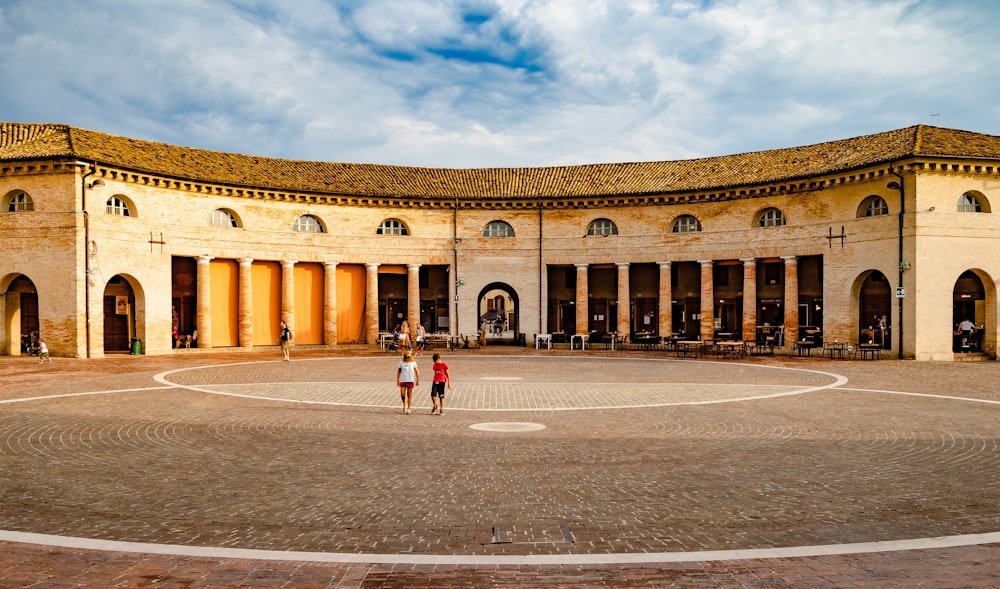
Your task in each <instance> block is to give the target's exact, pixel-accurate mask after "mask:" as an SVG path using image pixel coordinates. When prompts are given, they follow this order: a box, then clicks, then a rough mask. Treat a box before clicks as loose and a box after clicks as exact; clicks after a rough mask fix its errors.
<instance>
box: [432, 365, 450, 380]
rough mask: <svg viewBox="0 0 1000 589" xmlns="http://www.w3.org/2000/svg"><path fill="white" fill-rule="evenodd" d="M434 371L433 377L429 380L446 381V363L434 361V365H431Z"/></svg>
mask: <svg viewBox="0 0 1000 589" xmlns="http://www.w3.org/2000/svg"><path fill="white" fill-rule="evenodd" d="M431 370H433V371H434V378H433V379H432V380H431V382H448V377H447V376H445V374H446V373H447V372H448V365H447V364H445V363H444V362H435V363H434V366H432V367H431Z"/></svg>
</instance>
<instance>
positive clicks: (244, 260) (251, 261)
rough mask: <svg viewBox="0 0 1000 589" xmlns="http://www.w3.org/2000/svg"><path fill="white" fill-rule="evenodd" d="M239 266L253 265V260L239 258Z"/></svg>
mask: <svg viewBox="0 0 1000 589" xmlns="http://www.w3.org/2000/svg"><path fill="white" fill-rule="evenodd" d="M238 261H239V263H240V266H249V265H250V264H253V258H239V260H238Z"/></svg>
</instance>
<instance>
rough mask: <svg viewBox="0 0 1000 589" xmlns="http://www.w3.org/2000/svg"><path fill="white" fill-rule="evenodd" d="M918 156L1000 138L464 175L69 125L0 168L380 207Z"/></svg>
mask: <svg viewBox="0 0 1000 589" xmlns="http://www.w3.org/2000/svg"><path fill="white" fill-rule="evenodd" d="M913 155H934V156H946V157H968V158H988V159H1000V137H997V136H993V135H984V134H980V133H972V132H968V131H957V130H953V129H944V128H940V127H929V126H925V125H918V126H914V127H907V128H904V129H897V130H894V131H888V132H885V133H877V134H874V135H866V136H863V137H855V138H852V139H842V140H838V141H830V142H826V143H818V144H815V145H808V146H803V147H791V148H785V149H775V150H769V151H758V152H750V153H742V154H736V155H725V156H717V157H708V158H699V159H691V160H680V161H664V162H637V163H617V164H588V165H581V166H557V167H537V168H471V169H466V168H418V167H407V166H389V165H379V164H350V163H331V162H314V161H299V160H284V159H277V158H266V157H256V156H251V155H243V154H238V153H227V152H219V151H209V150H204V149H194V148H189V147H179V146H176V145H168V144H165V143H156V142H152V141H142V140H138V139H130V138H127V137H119V136H115V135H108V134H106V133H97V132H94V131H88V130H85V129H80V128H77V127H70V126H68V125H53V124H26V123H0V162H3V161H25V160H31V159H53V158H74V159H77V160H82V161H92V162H96V163H98V164H102V165H105V166H109V167H116V168H122V169H126V170H130V171H133V172H139V173H143V174H152V175H159V176H166V177H170V178H174V179H182V180H187V181H191V182H205V183H217V184H225V185H229V186H236V187H244V188H257V189H265V190H277V191H289V192H312V193H321V194H333V195H353V196H374V197H418V198H454V197H459V198H515V199H516V198H534V197H581V196H582V197H586V196H614V195H633V194H655V193H668V194H669V193H678V192H691V191H703V190H713V189H725V188H731V187H738V186H752V185H757V184H764V183H769V182H782V181H788V180H794V179H798V178H807V177H813V176H818V175H823V174H829V173H837V172H845V171H849V170H853V169H857V168H860V167H863V166H868V165H874V164H880V163H884V162H889V161H892V160H896V159H899V158H903V157H907V156H913Z"/></svg>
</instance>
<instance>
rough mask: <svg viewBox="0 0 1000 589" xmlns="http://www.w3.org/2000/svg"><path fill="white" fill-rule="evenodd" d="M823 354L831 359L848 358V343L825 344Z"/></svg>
mask: <svg viewBox="0 0 1000 589" xmlns="http://www.w3.org/2000/svg"><path fill="white" fill-rule="evenodd" d="M823 352H825V353H826V355H827V356H829V357H830V358H831V359H833V358H846V357H847V342H843V343H841V342H833V343H828V344H823Z"/></svg>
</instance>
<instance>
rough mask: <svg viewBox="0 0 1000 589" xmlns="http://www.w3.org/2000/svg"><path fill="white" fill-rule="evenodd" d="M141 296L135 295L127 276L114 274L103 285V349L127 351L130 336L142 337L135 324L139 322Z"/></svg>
mask: <svg viewBox="0 0 1000 589" xmlns="http://www.w3.org/2000/svg"><path fill="white" fill-rule="evenodd" d="M140 299H141V297H136V291H135V289H133V288H132V284H131V282H130V281H129V280H128V278H127V277H125V276H123V275H121V274H116V275H115V276H112V277H111V280H109V281H108V284H107V285H106V286H105V287H104V322H103V326H104V351H105V352H128V351H130V350H131V349H132V348H131V346H132V338H135V337H138V338H139V339H142V337H141V335H140V334H139V332H138V330H137V328H136V326H137V325H139V324H140V323H141V322H140V321H137V316H138V315H139V314H140V313H141V309H140V308H139V307H140V305H138V304H137V303H141V300H140Z"/></svg>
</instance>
